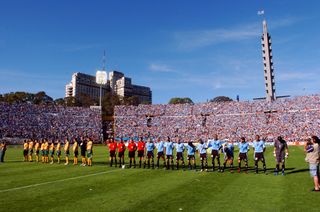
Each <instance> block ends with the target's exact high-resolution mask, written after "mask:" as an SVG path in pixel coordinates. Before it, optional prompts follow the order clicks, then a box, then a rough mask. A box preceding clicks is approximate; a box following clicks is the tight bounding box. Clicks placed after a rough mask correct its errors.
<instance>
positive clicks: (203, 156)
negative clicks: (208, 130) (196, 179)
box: [197, 139, 208, 172]
mask: <svg viewBox="0 0 320 212" xmlns="http://www.w3.org/2000/svg"><path fill="white" fill-rule="evenodd" d="M197 151H198V152H199V154H200V161H201V170H200V171H201V172H202V171H204V168H205V169H206V171H207V169H208V160H207V145H206V144H205V143H204V142H203V140H202V139H200V141H199V144H198V145H197ZM204 163H205V165H204Z"/></svg>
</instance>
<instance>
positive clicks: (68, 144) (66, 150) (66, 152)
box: [64, 139, 70, 165]
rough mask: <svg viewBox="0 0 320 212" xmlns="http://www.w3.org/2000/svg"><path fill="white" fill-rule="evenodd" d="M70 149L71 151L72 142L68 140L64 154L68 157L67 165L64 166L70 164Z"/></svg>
mask: <svg viewBox="0 0 320 212" xmlns="http://www.w3.org/2000/svg"><path fill="white" fill-rule="evenodd" d="M69 149H70V142H69V140H68V139H66V140H65V143H64V154H65V156H66V163H65V164H64V165H68V164H69V155H70V152H69Z"/></svg>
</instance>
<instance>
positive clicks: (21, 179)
mask: <svg viewBox="0 0 320 212" xmlns="http://www.w3.org/2000/svg"><path fill="white" fill-rule="evenodd" d="M289 151H290V155H289V159H288V160H287V168H288V170H287V171H286V176H281V175H279V176H274V175H273V168H274V165H275V162H274V158H273V154H272V148H268V149H267V152H266V153H265V156H266V161H267V168H268V172H269V174H268V175H265V174H263V173H262V172H260V173H259V174H257V175H256V174H254V173H253V170H250V171H249V174H245V173H240V174H239V173H233V174H231V173H229V171H228V170H226V172H225V173H217V172H199V171H197V172H195V171H182V170H178V171H177V170H175V171H172V170H170V171H168V170H163V169H159V170H156V169H155V170H152V169H139V168H136V169H119V168H110V167H109V164H107V160H108V153H107V152H108V150H107V147H106V146H95V147H94V160H93V167H80V166H73V165H68V166H65V165H64V164H63V163H62V164H53V165H51V164H42V163H36V162H21V161H22V148H21V147H9V149H8V150H7V153H6V157H5V160H6V162H5V163H2V164H0V182H1V183H0V211H319V210H320V204H319V203H320V193H315V192H310V189H312V186H313V183H312V179H311V178H310V176H309V172H308V165H307V163H306V162H305V161H304V153H303V148H302V147H289ZM126 155H127V152H126ZM235 155H237V152H236V153H235ZM62 158H64V155H62ZM71 158H72V156H71ZM249 159H250V160H249V166H250V168H252V167H253V159H252V150H251V151H250V155H249ZM80 162H81V160H80ZM128 162H129V161H128V159H126V163H128ZM209 163H211V162H210V161H209ZM160 164H162V163H160ZM198 165H199V162H198ZM236 166H237V162H236V161H235V167H236ZM260 167H261V164H260Z"/></svg>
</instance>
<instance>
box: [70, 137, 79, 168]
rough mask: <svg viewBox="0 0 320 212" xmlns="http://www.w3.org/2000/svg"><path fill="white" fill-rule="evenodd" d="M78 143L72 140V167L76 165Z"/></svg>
mask: <svg viewBox="0 0 320 212" xmlns="http://www.w3.org/2000/svg"><path fill="white" fill-rule="evenodd" d="M78 148H79V147H78V142H77V140H76V139H73V146H72V151H73V155H74V157H73V165H78V154H79V152H78Z"/></svg>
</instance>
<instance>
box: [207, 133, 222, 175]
mask: <svg viewBox="0 0 320 212" xmlns="http://www.w3.org/2000/svg"><path fill="white" fill-rule="evenodd" d="M222 143H223V142H222V141H220V140H219V139H218V135H217V134H215V135H214V139H213V140H208V148H211V159H212V171H214V170H215V163H214V161H215V160H217V162H218V171H222V169H221V165H220V153H219V151H220V149H221V148H222Z"/></svg>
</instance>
